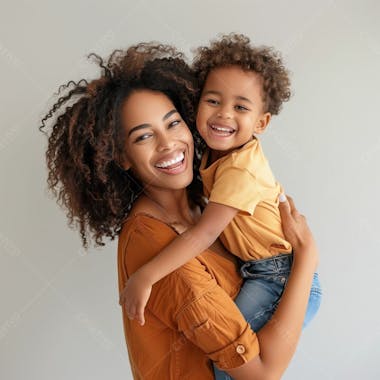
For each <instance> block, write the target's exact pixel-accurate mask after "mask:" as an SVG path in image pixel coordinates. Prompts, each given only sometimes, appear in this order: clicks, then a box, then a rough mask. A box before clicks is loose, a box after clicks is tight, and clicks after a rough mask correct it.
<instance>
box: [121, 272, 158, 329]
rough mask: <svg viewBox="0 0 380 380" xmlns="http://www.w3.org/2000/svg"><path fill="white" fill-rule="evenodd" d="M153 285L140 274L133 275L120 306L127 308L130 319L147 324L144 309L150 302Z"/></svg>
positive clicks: (122, 294)
mask: <svg viewBox="0 0 380 380" xmlns="http://www.w3.org/2000/svg"><path fill="white" fill-rule="evenodd" d="M151 291H152V285H151V284H150V283H149V282H148V281H146V280H145V278H144V277H143V275H140V273H139V272H135V273H134V274H132V275H131V276H130V277H129V279H128V281H127V283H126V285H125V288H124V289H123V290H122V291H121V293H120V296H119V304H120V306H123V305H124V306H125V311H126V313H127V315H128V318H129V319H131V320H132V319H136V320H137V322H139V323H140V325H141V326H143V325H144V324H145V318H144V309H145V306H146V304H147V302H148V300H149V296H150V293H151Z"/></svg>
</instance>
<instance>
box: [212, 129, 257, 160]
mask: <svg viewBox="0 0 380 380" xmlns="http://www.w3.org/2000/svg"><path fill="white" fill-rule="evenodd" d="M252 140H256V137H255V136H253V138H252V139H251V140H248V141H247V142H245V143H244V144H243V145H241V146H236V147H234V148H232V149H229V150H214V149H210V154H209V156H208V159H207V166H210V165H211V164H213V163H214V162H215V161H217V160H219V158H221V157H224V156H227V155H228V154H229V153H231V152H233V151H234V150H236V149H240V148H241V147H242V146H244V145H245V144H247V143H249V142H250V141H252Z"/></svg>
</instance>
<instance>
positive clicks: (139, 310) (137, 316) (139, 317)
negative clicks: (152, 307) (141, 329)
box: [136, 307, 145, 326]
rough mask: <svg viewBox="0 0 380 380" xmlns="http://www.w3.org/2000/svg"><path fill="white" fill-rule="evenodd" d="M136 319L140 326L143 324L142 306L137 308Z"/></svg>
mask: <svg viewBox="0 0 380 380" xmlns="http://www.w3.org/2000/svg"><path fill="white" fill-rule="evenodd" d="M136 319H137V321H138V322H139V323H140V325H141V326H143V325H144V323H145V318H144V307H140V308H138V309H137V315H136Z"/></svg>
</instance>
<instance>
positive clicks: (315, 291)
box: [302, 273, 322, 328]
mask: <svg viewBox="0 0 380 380" xmlns="http://www.w3.org/2000/svg"><path fill="white" fill-rule="evenodd" d="M321 300H322V289H321V284H320V282H319V277H318V273H314V277H313V283H312V285H311V290H310V297H309V303H308V305H307V310H306V315H305V319H304V321H303V326H302V328H305V327H306V326H307V325H308V324H309V322H310V321H311V320H312V319H313V318H314V317H315V315H316V314H317V312H318V309H319V306H320V305H321Z"/></svg>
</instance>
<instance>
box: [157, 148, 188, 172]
mask: <svg viewBox="0 0 380 380" xmlns="http://www.w3.org/2000/svg"><path fill="white" fill-rule="evenodd" d="M155 168H156V169H157V170H159V171H161V172H163V173H165V174H180V173H182V172H184V171H185V170H186V168H187V154H186V152H185V151H184V152H180V153H179V154H178V155H176V157H174V158H173V159H172V160H168V161H163V162H160V163H158V164H156V165H155Z"/></svg>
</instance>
